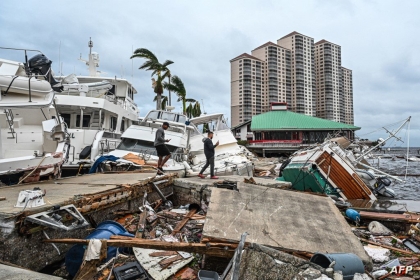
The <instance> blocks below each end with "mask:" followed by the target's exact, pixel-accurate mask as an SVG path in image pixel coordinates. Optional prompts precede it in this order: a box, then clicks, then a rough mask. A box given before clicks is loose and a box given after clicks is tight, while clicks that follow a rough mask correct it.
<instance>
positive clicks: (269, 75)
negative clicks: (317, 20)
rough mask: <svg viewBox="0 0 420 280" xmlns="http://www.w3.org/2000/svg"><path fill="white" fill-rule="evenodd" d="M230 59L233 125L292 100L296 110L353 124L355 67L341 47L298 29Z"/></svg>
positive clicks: (290, 105) (289, 105)
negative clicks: (349, 65) (344, 60)
mask: <svg viewBox="0 0 420 280" xmlns="http://www.w3.org/2000/svg"><path fill="white" fill-rule="evenodd" d="M251 54H252V55H250V54H247V53H244V54H241V55H240V56H238V57H235V58H234V59H232V60H231V61H230V63H231V125H232V126H237V125H238V124H241V123H244V122H246V121H249V120H251V119H252V116H254V115H257V114H260V113H263V112H266V111H269V110H270V109H271V108H270V104H271V103H272V102H287V104H288V109H289V110H292V111H294V112H297V113H301V114H305V115H309V116H317V117H320V118H324V119H329V120H334V121H338V122H344V123H348V124H353V122H354V117H353V86H352V71H351V70H349V69H347V68H344V67H342V66H341V47H340V46H339V45H336V44H333V43H331V42H328V41H326V40H321V41H319V42H317V43H316V44H314V39H313V38H311V37H308V36H305V35H303V34H301V33H298V32H296V31H294V32H292V33H290V34H288V35H286V36H284V37H282V38H280V39H279V40H278V41H277V44H275V43H273V42H267V43H265V44H263V45H261V46H259V47H258V48H256V49H254V50H253V51H252V52H251Z"/></svg>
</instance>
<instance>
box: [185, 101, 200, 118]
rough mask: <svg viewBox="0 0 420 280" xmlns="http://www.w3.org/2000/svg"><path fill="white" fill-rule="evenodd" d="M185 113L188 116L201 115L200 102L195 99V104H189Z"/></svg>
mask: <svg viewBox="0 0 420 280" xmlns="http://www.w3.org/2000/svg"><path fill="white" fill-rule="evenodd" d="M187 102H188V101H187ZM185 114H186V115H187V117H188V118H195V117H199V116H200V115H201V108H200V103H199V102H198V101H195V103H194V105H193V104H192V103H190V105H188V107H187V109H186V110H185Z"/></svg>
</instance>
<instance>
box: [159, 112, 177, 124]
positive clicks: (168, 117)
mask: <svg viewBox="0 0 420 280" xmlns="http://www.w3.org/2000/svg"><path fill="white" fill-rule="evenodd" d="M174 117H175V114H172V113H168V112H162V113H161V117H160V118H161V119H162V120H165V121H170V122H174V121H175V120H174Z"/></svg>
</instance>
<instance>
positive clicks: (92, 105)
mask: <svg viewBox="0 0 420 280" xmlns="http://www.w3.org/2000/svg"><path fill="white" fill-rule="evenodd" d="M92 47H93V43H92V41H89V49H90V51H89V59H88V60H87V61H86V60H83V59H81V58H80V60H82V61H84V62H86V65H87V66H88V67H89V76H76V75H74V74H71V75H69V76H66V77H63V76H59V77H55V78H56V79H57V81H59V82H60V84H61V86H62V91H61V92H57V94H56V104H57V109H58V111H59V112H60V115H61V116H62V117H63V118H64V121H65V122H66V123H67V125H68V132H69V134H70V140H71V149H70V154H69V160H68V162H67V163H65V164H64V166H63V168H64V170H65V171H67V172H66V174H68V175H70V174H73V175H74V172H76V171H77V172H79V171H80V167H81V166H80V165H83V166H85V167H86V168H90V166H91V164H92V163H93V162H94V161H95V158H96V157H97V156H98V155H101V154H103V153H108V152H110V151H113V150H114V149H115V148H116V147H117V146H118V145H119V143H120V142H121V135H122V133H123V132H124V131H125V130H126V129H127V128H128V127H130V126H131V125H132V124H136V123H137V122H138V114H139V109H138V107H137V105H136V104H135V103H134V95H135V94H136V93H137V91H136V90H135V88H134V87H133V86H132V84H131V83H130V82H128V81H127V80H126V79H122V78H117V77H101V76H100V72H99V71H97V67H99V55H98V53H96V52H93V51H92Z"/></svg>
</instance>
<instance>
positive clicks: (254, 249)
mask: <svg viewBox="0 0 420 280" xmlns="http://www.w3.org/2000/svg"><path fill="white" fill-rule="evenodd" d="M310 272H312V274H313V275H317V276H318V277H317V278H319V277H321V275H322V274H323V273H325V271H324V269H323V268H322V267H320V266H318V265H316V264H314V263H311V262H308V261H305V260H304V259H301V258H297V257H294V256H292V255H290V254H286V253H283V252H280V251H277V250H274V249H271V248H268V247H266V246H262V245H258V244H252V246H250V247H248V248H246V249H245V250H244V251H243V253H242V257H241V265H240V272H239V273H240V274H239V279H247V280H253V279H255V280H259V279H263V278H262V275H264V279H266V280H270V279H273V280H277V279H283V280H289V279H290V280H292V279H293V280H294V279H296V280H304V279H305V277H306V278H307V276H308V275H307V274H308V273H310ZM231 273H232V270H231V271H230V273H229V275H228V277H226V279H230V275H231ZM303 274H305V275H303ZM307 279H316V278H307Z"/></svg>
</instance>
